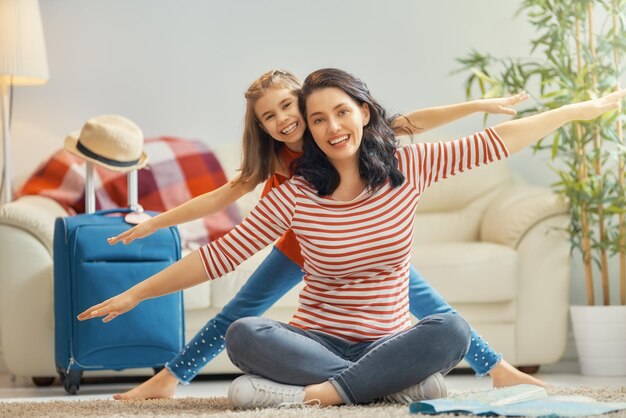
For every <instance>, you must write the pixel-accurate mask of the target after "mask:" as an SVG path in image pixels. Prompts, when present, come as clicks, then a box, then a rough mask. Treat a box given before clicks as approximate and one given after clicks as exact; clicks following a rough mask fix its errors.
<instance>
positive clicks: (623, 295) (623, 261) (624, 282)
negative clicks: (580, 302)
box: [611, 0, 626, 305]
mask: <svg viewBox="0 0 626 418" xmlns="http://www.w3.org/2000/svg"><path fill="white" fill-rule="evenodd" d="M612 4H613V10H612V11H611V15H612V18H613V28H612V29H613V38H614V39H617V13H618V6H617V0H613V3H612ZM613 64H614V65H615V74H616V79H617V82H616V84H617V85H616V86H615V87H616V90H619V89H620V88H621V86H620V79H619V78H620V77H619V76H620V54H619V51H618V48H617V46H616V45H614V46H613ZM616 125H617V126H616V129H617V138H618V140H619V143H620V144H621V145H622V146H623V145H624V132H623V130H622V121H621V120H619V119H618V120H617V121H616ZM617 178H618V182H619V190H620V193H622V194H623V193H624V158H623V155H622V153H621V152H620V153H619V154H618V159H617ZM618 223H619V235H618V236H619V243H620V251H619V277H620V303H621V304H622V305H626V253H625V251H624V248H626V225H625V224H624V213H623V212H620V214H619V216H618Z"/></svg>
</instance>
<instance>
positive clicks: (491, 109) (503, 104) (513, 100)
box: [477, 91, 528, 116]
mask: <svg viewBox="0 0 626 418" xmlns="http://www.w3.org/2000/svg"><path fill="white" fill-rule="evenodd" d="M526 99H528V94H527V93H526V92H525V91H522V92H519V93H517V94H515V95H513V96H509V97H497V98H494V99H479V100H477V102H478V103H480V107H481V110H482V111H483V112H486V113H492V114H505V115H511V116H513V115H515V114H517V110H515V109H514V107H513V106H516V105H518V104H519V103H521V102H523V101H524V100H526Z"/></svg>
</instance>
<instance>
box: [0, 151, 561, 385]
mask: <svg viewBox="0 0 626 418" xmlns="http://www.w3.org/2000/svg"><path fill="white" fill-rule="evenodd" d="M217 154H218V157H219V159H220V161H221V162H222V164H223V165H224V166H225V168H226V169H227V172H228V173H229V174H230V175H231V176H232V174H233V173H234V170H233V168H235V167H237V166H238V163H239V158H238V155H240V154H239V151H238V150H236V149H235V148H233V147H229V146H225V147H223V148H220V149H218V150H217ZM257 199H258V190H257V191H256V194H254V193H253V194H251V195H249V196H247V197H245V198H244V199H242V200H241V201H240V202H239V204H240V209H241V210H242V212H243V213H245V212H246V211H247V210H249V209H250V207H251V206H252V205H253V204H254V203H255V202H256V200H257ZM65 215H66V213H65V211H64V210H63V209H62V208H61V207H60V206H59V205H58V204H57V203H56V202H54V201H52V200H49V199H47V198H43V197H37V196H27V197H22V198H20V199H18V200H17V201H14V202H12V203H10V204H8V205H5V206H4V207H2V208H1V209H0V266H1V268H0V347H1V348H2V352H1V353H2V355H3V357H4V362H5V364H6V368H7V369H8V371H9V372H10V373H11V374H14V375H17V376H28V377H53V376H55V375H56V370H55V365H54V344H53V339H54V331H53V296H52V295H53V292H52V281H53V275H52V233H53V224H54V219H55V218H56V217H58V216H65ZM567 222H568V218H567V214H566V206H565V205H564V204H563V202H562V201H561V200H560V199H559V198H558V197H557V196H555V195H554V194H553V193H552V192H550V191H549V190H547V189H544V188H538V187H533V186H529V185H527V184H524V183H523V182H521V181H519V180H517V179H515V177H514V176H513V175H512V173H511V172H510V170H509V169H508V167H507V165H506V162H499V163H496V164H493V165H490V166H487V167H481V168H478V169H475V170H473V171H471V172H469V173H465V174H462V175H459V176H456V177H453V178H450V179H448V180H446V181H444V182H441V183H438V184H436V185H434V186H433V187H432V188H431V189H430V190H429V191H428V192H427V193H426V194H425V195H424V197H423V200H422V202H421V203H420V205H418V215H417V218H416V225H415V232H416V233H415V240H414V244H413V252H412V262H413V264H414V265H415V266H416V267H417V268H418V270H419V271H420V272H421V273H422V275H423V276H424V277H425V278H427V279H428V281H429V282H430V283H432V285H433V286H434V287H435V288H436V289H437V290H438V291H439V292H440V293H441V294H443V295H444V297H446V299H447V300H448V302H449V303H450V304H452V305H453V306H454V307H455V308H456V309H458V310H459V311H460V312H461V314H463V315H464V317H465V318H466V319H467V320H468V321H469V322H470V323H471V324H472V326H473V327H474V328H475V329H476V330H477V331H478V332H479V333H480V334H481V335H482V336H483V337H484V338H485V339H486V340H487V341H488V342H489V343H490V345H492V346H493V347H495V349H496V350H498V351H500V352H501V353H503V355H504V356H505V358H506V359H507V360H508V361H509V362H510V363H512V364H513V365H517V366H535V365H542V364H547V363H552V362H555V361H557V360H558V359H559V358H560V357H561V355H562V354H563V351H564V349H565V343H566V334H567V312H568V306H569V278H570V260H569V244H568V241H567V239H566V237H565V235H564V233H563V231H562V229H563V228H564V227H565V226H566V225H567ZM268 251H269V248H267V249H265V250H264V251H262V252H261V253H260V254H257V255H256V256H255V257H253V258H252V259H250V260H248V261H247V262H245V263H244V264H243V265H242V266H241V267H240V268H239V269H238V270H237V271H235V272H233V273H231V274H229V275H228V277H225V278H221V279H218V280H215V281H213V282H211V283H204V284H202V285H199V286H197V287H196V288H193V289H189V290H187V291H186V292H185V316H186V317H185V321H186V330H185V331H186V336H187V338H188V339H189V338H191V337H192V336H193V335H194V334H195V332H196V331H197V330H199V329H200V327H201V326H202V325H203V324H204V323H205V322H206V321H207V320H208V319H210V318H212V317H213V316H214V315H215V314H216V313H217V312H218V311H219V310H220V308H221V307H223V306H224V305H225V304H226V303H227V302H228V301H229V300H230V298H231V297H232V296H233V295H234V294H235V292H236V291H237V290H238V289H239V287H240V286H241V285H242V284H243V283H244V282H245V280H246V279H247V277H248V276H249V275H250V273H251V272H252V271H253V270H254V269H255V267H256V266H257V265H258V264H259V262H260V261H261V260H262V259H263V258H264V256H265V255H266V254H267V253H268ZM297 291H298V288H296V289H294V290H292V291H291V292H290V293H288V294H287V295H286V296H285V297H283V298H282V299H281V300H280V301H279V302H278V303H277V304H276V305H275V306H274V307H272V308H271V309H270V310H269V311H268V312H267V314H266V316H268V317H272V318H275V319H279V320H283V321H287V320H288V319H289V318H290V316H291V314H292V313H293V312H294V308H295V306H296V303H297ZM0 364H1V359H0ZM461 366H465V367H467V364H466V363H462V364H461ZM237 371H238V370H237V369H236V368H235V367H234V366H233V365H232V364H231V363H230V362H229V361H228V357H227V356H226V355H225V353H222V355H220V356H219V357H217V358H216V359H215V360H214V361H212V362H210V363H209V364H208V365H207V366H206V367H205V368H204V369H203V370H202V373H231V372H237ZM147 372H151V371H150V370H145V371H139V372H138V371H136V370H135V371H127V373H132V374H138V373H147ZM98 373H99V374H103V372H98ZM115 373H119V372H104V374H115ZM87 375H89V373H88V372H87ZM36 381H37V382H39V383H42V382H46V381H48V382H49V381H50V379H38V380H37V379H36Z"/></svg>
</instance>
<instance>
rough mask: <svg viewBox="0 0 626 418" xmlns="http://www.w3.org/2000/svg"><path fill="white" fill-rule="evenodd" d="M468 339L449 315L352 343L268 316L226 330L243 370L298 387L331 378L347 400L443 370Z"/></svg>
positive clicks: (462, 324)
mask: <svg viewBox="0 0 626 418" xmlns="http://www.w3.org/2000/svg"><path fill="white" fill-rule="evenodd" d="M469 342H470V328H469V325H468V324H467V322H465V320H464V319H463V318H461V316H460V315H455V314H451V313H445V314H437V315H431V316H427V317H426V318H424V319H422V320H421V321H419V322H418V323H417V324H416V325H414V326H413V327H411V328H410V329H408V330H405V331H402V332H399V333H397V334H394V335H391V336H388V337H385V338H381V339H379V340H376V341H362V342H356V343H355V342H350V341H347V340H344V339H342V338H338V337H334V336H331V335H327V334H324V333H321V332H316V331H307V330H303V329H300V328H298V327H295V326H293V325H288V324H284V323H281V322H278V321H274V320H272V319H267V318H255V317H249V318H243V319H239V320H237V321H236V322H234V323H233V324H232V325H231V326H230V328H228V331H227V332H226V349H227V351H228V356H229V357H230V359H231V361H232V362H233V364H235V365H236V366H237V367H239V368H240V369H241V370H242V371H244V372H245V373H248V374H257V375H259V376H263V377H266V378H268V379H271V380H274V381H277V382H281V383H286V384H290V385H298V386H306V385H311V384H315V383H322V382H325V381H328V380H329V381H330V382H331V384H332V385H333V386H334V387H335V389H337V392H339V394H340V396H341V398H342V400H343V402H344V403H346V404H358V403H364V402H369V401H372V400H375V399H379V398H381V397H383V396H385V395H389V394H392V393H395V392H398V391H400V390H402V389H405V388H408V387H409V386H412V385H414V384H416V383H419V382H421V381H422V380H424V379H425V378H426V377H428V376H430V375H431V374H433V373H436V372H441V373H443V374H445V373H447V372H448V371H449V370H451V369H452V368H453V367H454V366H456V365H457V364H458V363H459V361H461V359H462V358H463V356H464V355H465V354H466V353H467V348H468V346H469Z"/></svg>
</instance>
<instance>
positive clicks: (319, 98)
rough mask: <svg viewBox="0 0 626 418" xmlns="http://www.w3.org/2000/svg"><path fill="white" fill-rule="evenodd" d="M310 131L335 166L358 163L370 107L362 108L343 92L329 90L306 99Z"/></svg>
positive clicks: (336, 89)
mask: <svg viewBox="0 0 626 418" xmlns="http://www.w3.org/2000/svg"><path fill="white" fill-rule="evenodd" d="M306 108H307V122H308V124H309V130H310V131H311V134H312V135H313V139H314V140H315V143H316V144H317V146H318V147H320V149H321V150H322V152H323V153H324V154H326V156H327V157H328V159H329V160H330V161H331V162H340V161H346V160H355V161H358V152H359V146H360V145H361V139H362V138H363V127H364V126H365V125H367V123H368V122H369V117H370V112H369V107H368V105H367V104H366V103H363V104H362V105H359V104H358V103H357V102H355V101H354V99H352V97H350V96H348V95H347V94H346V93H345V92H344V91H343V90H341V89H338V88H336V87H327V88H323V89H319V90H315V91H314V92H313V93H311V95H310V96H309V97H307V99H306Z"/></svg>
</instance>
